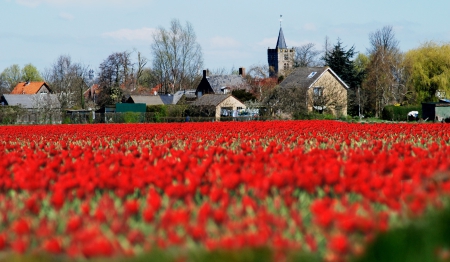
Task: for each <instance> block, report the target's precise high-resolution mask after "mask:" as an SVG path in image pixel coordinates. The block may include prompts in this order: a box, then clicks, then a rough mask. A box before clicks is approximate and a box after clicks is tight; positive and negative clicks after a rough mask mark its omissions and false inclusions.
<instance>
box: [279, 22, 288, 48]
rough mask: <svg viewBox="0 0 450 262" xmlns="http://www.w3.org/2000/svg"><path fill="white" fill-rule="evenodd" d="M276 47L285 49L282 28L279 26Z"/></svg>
mask: <svg viewBox="0 0 450 262" xmlns="http://www.w3.org/2000/svg"><path fill="white" fill-rule="evenodd" d="M277 48H278V49H286V48H287V46H286V41H285V40H284V34H283V28H281V27H280V32H279V33H278V40H277Z"/></svg>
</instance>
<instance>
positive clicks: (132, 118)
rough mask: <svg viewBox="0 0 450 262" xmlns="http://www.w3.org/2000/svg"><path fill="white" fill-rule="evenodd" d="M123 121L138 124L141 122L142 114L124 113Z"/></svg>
mask: <svg viewBox="0 0 450 262" xmlns="http://www.w3.org/2000/svg"><path fill="white" fill-rule="evenodd" d="M123 121H124V122H125V123H139V122H142V114H141V113H139V112H124V113H123Z"/></svg>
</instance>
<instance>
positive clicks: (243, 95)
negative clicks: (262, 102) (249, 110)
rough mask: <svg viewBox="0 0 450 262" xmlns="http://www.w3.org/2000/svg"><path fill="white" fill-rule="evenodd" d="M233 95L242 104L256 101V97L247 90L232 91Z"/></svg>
mask: <svg viewBox="0 0 450 262" xmlns="http://www.w3.org/2000/svg"><path fill="white" fill-rule="evenodd" d="M231 95H233V96H234V97H235V98H236V99H238V100H239V101H241V102H242V103H244V102H247V101H255V100H256V97H255V96H254V95H253V94H252V93H250V92H247V90H245V89H235V90H233V91H231Z"/></svg>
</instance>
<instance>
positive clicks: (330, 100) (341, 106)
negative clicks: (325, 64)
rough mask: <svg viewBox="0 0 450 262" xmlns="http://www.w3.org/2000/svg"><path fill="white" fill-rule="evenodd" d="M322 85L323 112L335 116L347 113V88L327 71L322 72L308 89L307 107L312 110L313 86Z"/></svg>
mask: <svg viewBox="0 0 450 262" xmlns="http://www.w3.org/2000/svg"><path fill="white" fill-rule="evenodd" d="M315 87H322V88H323V89H322V96H323V100H322V101H323V102H324V103H325V106H326V109H325V112H327V111H328V112H329V113H331V114H333V115H335V116H346V115H347V88H346V87H345V86H344V85H342V84H341V82H339V80H338V79H337V78H336V77H335V76H334V75H332V74H331V73H330V72H329V71H326V72H324V74H323V75H322V76H321V77H320V78H319V79H318V80H317V82H316V83H314V85H313V86H311V87H310V88H309V90H308V109H309V111H312V110H313V102H314V101H313V98H314V88H315Z"/></svg>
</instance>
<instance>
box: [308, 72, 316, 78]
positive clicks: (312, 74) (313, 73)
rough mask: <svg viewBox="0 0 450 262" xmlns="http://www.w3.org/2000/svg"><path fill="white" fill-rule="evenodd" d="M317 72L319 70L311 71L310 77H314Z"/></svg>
mask: <svg viewBox="0 0 450 262" xmlns="http://www.w3.org/2000/svg"><path fill="white" fill-rule="evenodd" d="M316 74H317V72H311V73H310V74H309V75H308V78H313V76H315V75H316Z"/></svg>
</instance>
